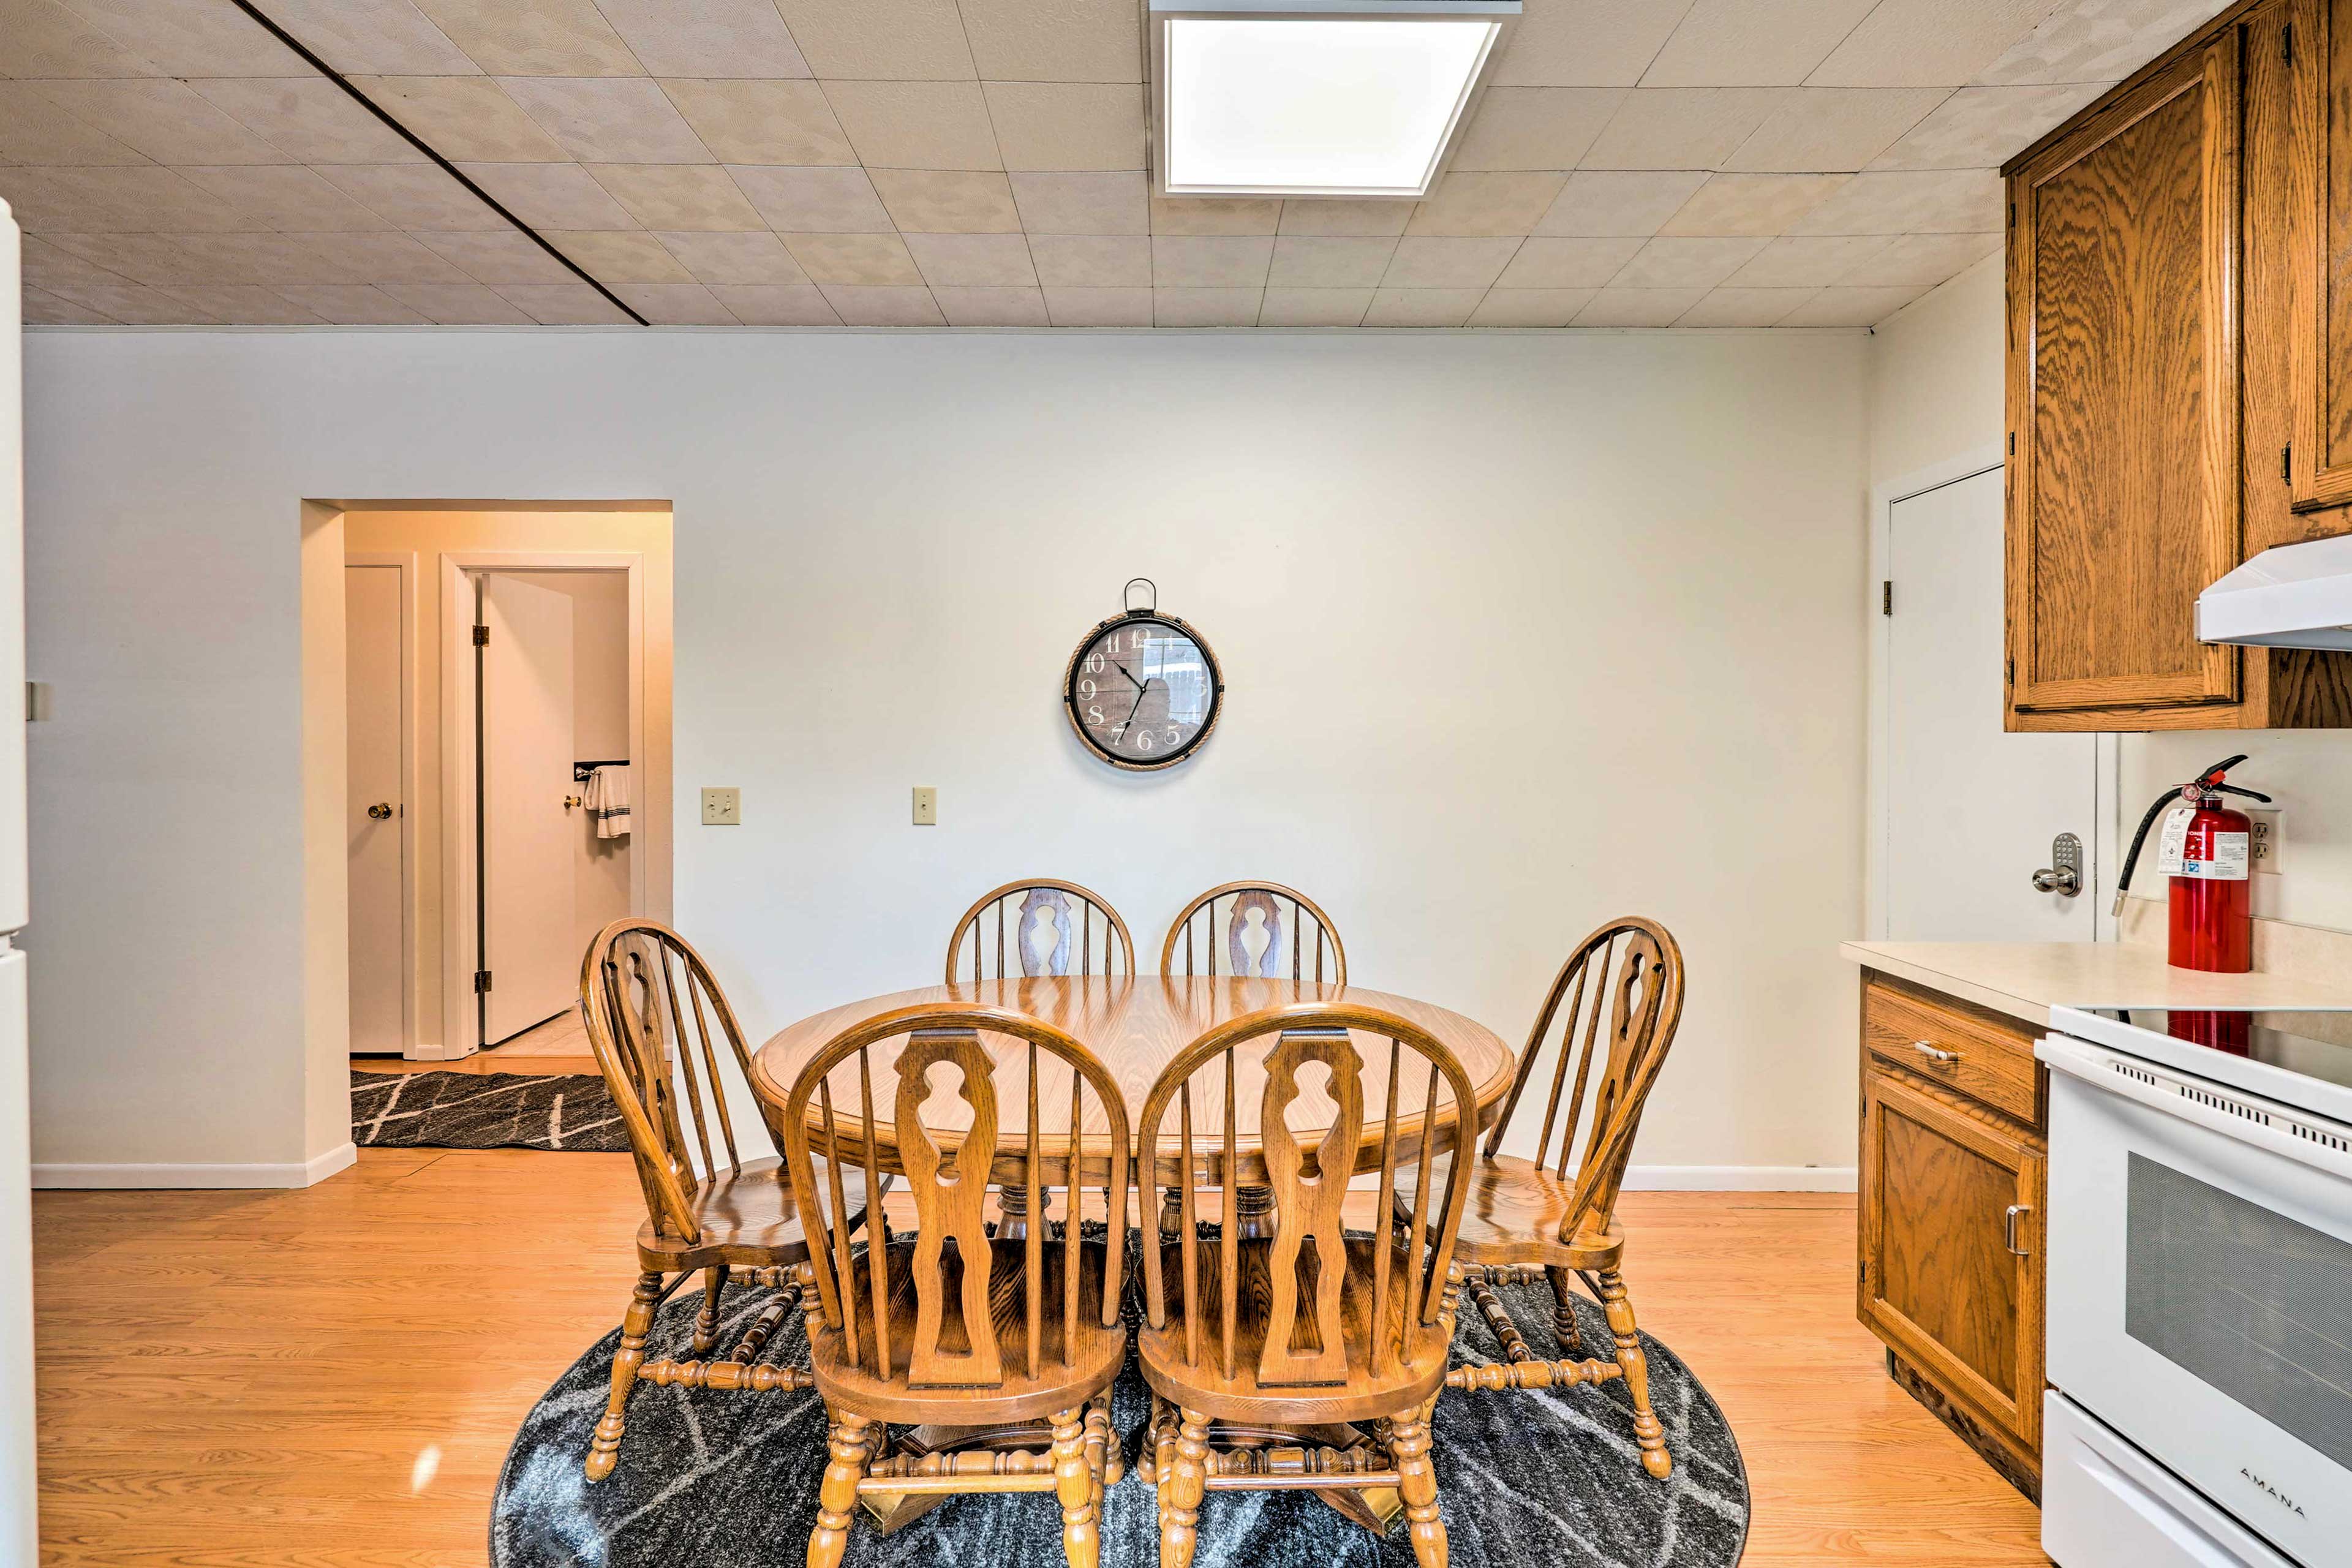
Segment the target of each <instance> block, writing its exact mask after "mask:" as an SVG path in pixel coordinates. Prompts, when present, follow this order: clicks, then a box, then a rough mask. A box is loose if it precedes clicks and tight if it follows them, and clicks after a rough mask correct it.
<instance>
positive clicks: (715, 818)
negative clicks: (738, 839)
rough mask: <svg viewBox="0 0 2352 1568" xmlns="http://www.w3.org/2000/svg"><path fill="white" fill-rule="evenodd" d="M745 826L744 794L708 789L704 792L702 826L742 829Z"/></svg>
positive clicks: (735, 790) (731, 790) (727, 790)
mask: <svg viewBox="0 0 2352 1568" xmlns="http://www.w3.org/2000/svg"><path fill="white" fill-rule="evenodd" d="M742 824H743V792H742V791H741V790H740V789H707V790H704V791H703V792H702V826H705V827H740V826H742Z"/></svg>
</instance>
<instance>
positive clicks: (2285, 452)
mask: <svg viewBox="0 0 2352 1568" xmlns="http://www.w3.org/2000/svg"><path fill="white" fill-rule="evenodd" d="M2279 483H2281V484H2283V485H2291V484H2293V483H2294V442H2292V441H2290V442H2288V443H2287V444H2286V445H2285V446H2284V447H2280V448H2279Z"/></svg>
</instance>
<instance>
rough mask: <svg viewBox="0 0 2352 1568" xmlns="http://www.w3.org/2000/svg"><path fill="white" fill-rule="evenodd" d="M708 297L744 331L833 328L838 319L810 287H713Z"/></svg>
mask: <svg viewBox="0 0 2352 1568" xmlns="http://www.w3.org/2000/svg"><path fill="white" fill-rule="evenodd" d="M710 291H711V293H713V294H714V295H716V296H718V299H719V303H720V304H722V305H724V306H726V307H727V309H728V310H730V311H732V312H734V316H735V319H736V320H737V321H740V322H742V323H743V324H744V325H745V326H747V327H837V326H839V325H840V324H841V317H840V315H839V314H838V313H836V312H835V310H834V308H833V307H832V306H831V305H829V304H827V303H826V302H825V298H824V290H823V289H819V288H818V287H817V286H816V285H815V284H814V283H798V284H790V285H785V286H782V287H775V286H771V285H767V284H756V285H750V286H742V287H738V286H735V285H731V284H719V285H715V286H713V287H712V289H711V290H710Z"/></svg>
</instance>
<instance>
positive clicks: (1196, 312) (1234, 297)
mask: <svg viewBox="0 0 2352 1568" xmlns="http://www.w3.org/2000/svg"><path fill="white" fill-rule="evenodd" d="M1264 299H1265V290H1264V289H1153V290H1152V291H1151V324H1152V325H1153V326H1155V327H1253V326H1255V325H1256V324H1257V312H1258V306H1259V304H1260V303H1261V302H1262V301H1263V300H1264Z"/></svg>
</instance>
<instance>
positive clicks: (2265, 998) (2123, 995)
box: [1838, 942, 2352, 1025]
mask: <svg viewBox="0 0 2352 1568" xmlns="http://www.w3.org/2000/svg"><path fill="white" fill-rule="evenodd" d="M1838 951H1839V952H1841V953H1843V954H1844V955H1845V956H1846V957H1847V958H1849V959H1852V960H1853V962H1854V963H1858V964H1860V965H1862V966H1863V967H1864V968H1865V969H1874V970H1877V971H1878V972H1879V973H1883V974H1891V975H1894V976H1895V977H1896V978H1897V979H1900V980H1908V981H1910V982H1911V983H1912V984H1915V985H1924V986H1926V987H1927V989H1929V990H1931V991H1940V992H1942V993H1944V994H1946V995H1948V996H1957V997H1958V998H1960V999H1961V1000H1962V1001H1965V1002H1974V1003H1976V1004H1977V1005H1979V1006H1980V1007H1990V1008H1991V1009H1992V1010H1993V1011H1994V1012H1996V1013H2006V1014H2008V1015H2009V1016H2011V1017H2013V1018H2022V1019H2024V1020H2025V1021H2026V1022H2027V1023H2029V1024H2042V1025H2046V1024H2048V1023H2049V1022H2050V1009H2051V1008H2053V1007H2263V1008H2295V1007H2352V976H2347V977H2346V978H2344V979H2330V980H2320V979H2315V978H2312V977H2310V976H2307V975H2293V974H2276V973H2260V972H2258V973H2250V974H2208V973H2204V972H2202V971H2200V970H2194V969H2175V968H2173V967H2172V966H2171V965H2170V964H2168V963H2165V962H2164V950H2163V949H2162V948H2160V947H2157V946H2153V945H2150V944H2148V943H2145V942H1844V943H1842V944H1841V945H1840V946H1839V948H1838Z"/></svg>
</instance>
